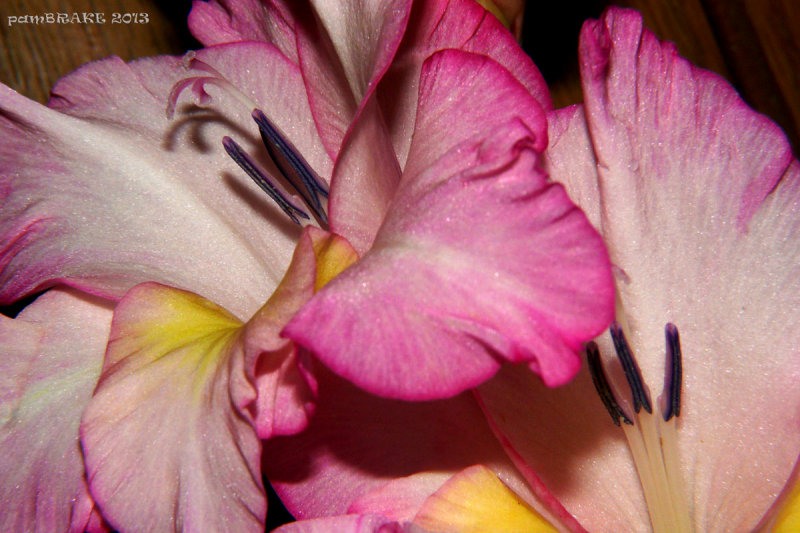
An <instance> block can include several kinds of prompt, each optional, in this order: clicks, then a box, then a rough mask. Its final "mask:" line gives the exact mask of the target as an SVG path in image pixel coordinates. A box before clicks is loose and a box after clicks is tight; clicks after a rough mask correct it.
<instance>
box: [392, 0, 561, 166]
mask: <svg viewBox="0 0 800 533" xmlns="http://www.w3.org/2000/svg"><path fill="white" fill-rule="evenodd" d="M448 48H455V49H460V50H464V51H467V52H474V53H477V54H481V55H486V56H488V57H491V58H492V59H494V60H495V61H497V62H498V63H500V64H501V65H503V66H504V67H505V68H506V69H508V70H509V71H510V72H511V73H512V74H513V75H514V77H515V78H517V80H519V82H520V83H522V85H523V86H525V88H526V89H528V91H529V92H530V93H531V94H532V95H533V96H534V98H536V99H537V101H538V102H539V103H540V104H541V105H542V107H544V108H545V110H548V109H551V108H552V107H553V104H552V101H551V99H550V93H549V91H548V89H547V85H546V83H545V81H544V78H543V77H542V75H541V73H540V72H539V70H538V69H537V68H536V66H535V65H534V64H533V62H532V61H531V59H530V57H528V55H527V54H525V52H524V51H523V50H522V49H521V48H520V47H519V45H518V44H517V43H516V41H515V40H514V38H513V37H512V36H511V34H510V33H509V32H508V31H507V30H506V29H505V28H504V27H503V26H502V24H500V22H498V21H497V19H496V18H495V17H494V16H492V15H491V14H489V13H488V12H487V11H486V10H484V8H482V7H481V6H480V5H478V4H477V3H476V2H474V1H473V0H425V1H421V2H415V3H414V6H413V10H412V12H411V16H410V18H409V24H408V28H407V30H406V33H405V35H404V37H403V42H402V44H401V46H400V49H399V50H398V51H397V56H396V58H395V61H394V63H393V64H392V66H391V68H390V69H389V71H388V72H387V73H386V75H385V76H384V78H383V79H384V81H383V82H382V83H381V85H380V86H379V89H378V99H379V101H380V103H381V110H382V112H383V115H384V119H385V121H386V123H387V125H388V127H389V131H390V132H391V134H392V143H393V145H394V147H395V151H396V152H397V154H398V160H399V161H400V165H401V167H403V166H405V162H406V157H407V155H408V150H409V147H410V144H411V143H410V139H411V133H412V132H413V129H414V118H415V116H416V106H417V94H418V90H417V88H418V86H419V80H420V71H421V69H422V64H423V62H424V61H425V60H426V59H427V58H428V57H429V56H431V55H432V54H433V53H435V52H437V51H439V50H445V49H448Z"/></svg>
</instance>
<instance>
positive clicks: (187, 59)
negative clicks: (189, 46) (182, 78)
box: [181, 50, 197, 70]
mask: <svg viewBox="0 0 800 533" xmlns="http://www.w3.org/2000/svg"><path fill="white" fill-rule="evenodd" d="M196 56H197V52H195V51H194V50H189V51H188V52H186V53H185V54H183V57H182V58H181V66H182V67H183V68H185V69H186V70H189V69H190V68H192V62H193V61H194V58H195V57H196Z"/></svg>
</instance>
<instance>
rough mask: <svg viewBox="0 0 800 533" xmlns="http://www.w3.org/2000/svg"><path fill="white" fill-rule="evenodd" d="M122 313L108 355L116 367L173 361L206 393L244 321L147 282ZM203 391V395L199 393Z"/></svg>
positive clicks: (198, 298) (198, 299) (188, 295)
mask: <svg viewBox="0 0 800 533" xmlns="http://www.w3.org/2000/svg"><path fill="white" fill-rule="evenodd" d="M126 299H127V301H123V304H122V305H121V306H120V308H118V310H117V312H116V313H115V317H114V322H115V324H113V325H112V335H111V339H110V342H109V346H108V352H107V356H106V368H107V369H109V370H110V369H111V368H112V366H113V365H115V364H123V365H134V366H136V367H143V366H145V365H149V364H154V363H156V362H157V361H159V362H160V361H161V360H164V361H166V359H167V358H168V359H169V360H170V361H171V362H170V363H167V364H169V365H170V366H172V365H175V366H176V367H179V368H182V369H186V370H187V373H188V374H189V375H193V376H194V377H195V380H194V383H195V384H196V385H197V386H198V387H200V388H202V386H203V384H204V383H205V382H206V380H207V379H208V376H207V375H206V374H207V373H208V372H213V371H214V370H215V369H216V368H217V367H218V365H219V364H220V363H221V361H220V359H221V358H222V357H226V356H227V351H228V350H229V348H230V346H231V343H232V342H233V340H234V339H235V336H236V334H237V333H238V332H239V331H240V330H241V328H242V322H241V321H240V320H238V319H237V318H236V317H234V316H233V315H231V314H230V313H228V312H227V311H226V310H225V309H223V308H221V307H220V306H218V305H216V304H214V303H212V302H210V301H208V300H206V299H205V298H203V297H201V296H198V295H196V294H193V293H190V292H186V291H182V290H179V289H174V288H171V287H166V286H164V285H159V284H156V283H146V284H142V285H139V286H137V287H135V288H134V289H132V290H131V291H130V292H129V293H128V295H127V296H126ZM198 392H199V391H198Z"/></svg>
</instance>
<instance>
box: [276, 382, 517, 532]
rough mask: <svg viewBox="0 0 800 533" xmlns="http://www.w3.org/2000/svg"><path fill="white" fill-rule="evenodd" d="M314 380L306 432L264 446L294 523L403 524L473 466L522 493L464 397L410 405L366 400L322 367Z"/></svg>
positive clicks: (474, 407)
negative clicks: (379, 520) (371, 519)
mask: <svg viewBox="0 0 800 533" xmlns="http://www.w3.org/2000/svg"><path fill="white" fill-rule="evenodd" d="M317 375H318V377H319V400H318V407H317V411H316V413H315V414H314V417H313V418H312V420H311V424H310V425H309V426H308V428H307V429H306V431H304V432H302V433H300V434H298V435H294V436H291V437H277V438H273V439H270V440H267V441H265V443H264V464H263V467H264V472H265V474H266V475H267V478H268V479H269V480H270V483H271V484H272V485H273V486H274V487H275V489H276V490H277V491H278V493H279V495H280V496H281V499H282V500H283V501H284V503H285V504H286V506H287V507H288V509H289V511H290V512H292V514H293V515H294V516H295V517H296V518H298V519H301V518H314V517H320V516H330V515H339V514H345V513H359V514H363V513H372V514H380V515H383V516H389V517H391V518H394V519H397V520H409V519H411V518H412V517H413V515H414V514H415V513H416V509H417V507H416V506H415V504H414V501H416V502H418V503H421V502H422V501H424V498H425V497H427V496H428V495H430V494H431V493H432V492H434V491H435V490H436V489H437V488H438V487H439V486H440V485H441V483H443V482H444V481H445V480H446V479H447V477H448V476H449V475H452V474H454V473H455V472H457V471H459V470H461V469H463V468H465V467H467V466H469V465H472V464H476V463H484V464H489V465H492V466H493V467H494V468H495V469H497V470H498V471H502V472H504V473H505V476H506V478H507V479H516V480H517V481H518V483H517V484H516V485H515V487H519V486H523V487H524V484H523V482H522V480H521V478H519V476H517V475H516V474H515V472H514V469H513V466H512V465H511V464H510V463H509V462H508V460H507V458H506V457H505V455H504V454H503V451H502V449H501V448H500V447H499V446H498V444H497V442H496V441H495V439H494V437H493V435H492V434H491V432H490V431H489V428H488V427H487V426H486V424H485V422H484V420H483V415H482V414H481V411H480V409H478V406H477V405H476V404H475V402H474V401H473V399H472V397H471V396H470V395H468V394H466V395H462V396H458V397H456V398H453V399H450V400H445V401H438V402H425V403H409V402H402V401H396V400H387V399H384V398H378V397H375V396H372V395H370V394H368V393H366V392H364V391H362V390H360V389H358V388H356V387H354V386H353V385H351V384H349V383H347V382H346V381H344V380H342V379H341V378H339V377H337V376H335V375H333V374H331V373H330V372H328V371H326V370H325V369H322V368H321V369H319V370H318V372H317ZM407 476H413V477H412V478H409V479H408V480H406V481H405V482H398V481H397V479H398V478H406V477H407ZM515 490H516V488H515ZM523 490H524V488H523Z"/></svg>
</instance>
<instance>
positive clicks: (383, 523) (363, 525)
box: [275, 514, 407, 533]
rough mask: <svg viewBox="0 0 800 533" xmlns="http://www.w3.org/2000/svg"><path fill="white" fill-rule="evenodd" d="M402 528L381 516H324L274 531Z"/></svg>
mask: <svg viewBox="0 0 800 533" xmlns="http://www.w3.org/2000/svg"><path fill="white" fill-rule="evenodd" d="M404 531H407V529H405V528H404V527H403V526H401V525H400V524H398V523H397V522H394V521H393V520H390V519H388V518H384V517H382V516H376V515H357V514H351V515H341V516H326V517H324V518H315V519H311V520H302V521H300V522H293V523H291V524H287V525H285V526H282V527H279V528H278V529H276V530H275V532H276V533H403V532H404Z"/></svg>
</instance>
